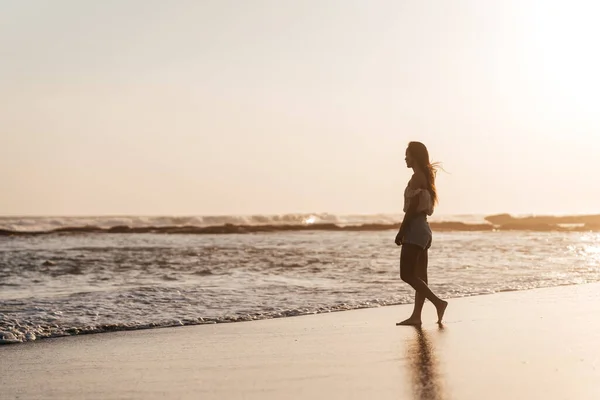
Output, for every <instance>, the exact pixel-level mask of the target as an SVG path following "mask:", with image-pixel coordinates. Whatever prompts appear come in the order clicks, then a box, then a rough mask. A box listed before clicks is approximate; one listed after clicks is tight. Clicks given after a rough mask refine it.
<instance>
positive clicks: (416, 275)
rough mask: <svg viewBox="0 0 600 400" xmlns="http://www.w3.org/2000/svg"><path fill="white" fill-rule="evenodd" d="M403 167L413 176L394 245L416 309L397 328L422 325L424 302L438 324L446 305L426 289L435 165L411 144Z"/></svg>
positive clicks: (420, 145)
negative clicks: (433, 311) (428, 303)
mask: <svg viewBox="0 0 600 400" xmlns="http://www.w3.org/2000/svg"><path fill="white" fill-rule="evenodd" d="M406 167H407V168H412V169H413V171H414V173H413V176H412V178H411V179H410V181H409V182H408V186H407V187H406V190H405V191H404V212H405V214H404V220H403V221H402V225H401V226H400V231H399V232H398V235H396V244H397V245H398V246H402V252H401V255H400V277H401V278H402V280H403V281H404V282H406V283H408V284H409V285H410V286H412V287H413V288H414V289H415V291H416V294H415V308H414V309H413V313H412V315H411V316H410V317H409V318H408V319H407V320H404V321H402V322H398V323H397V324H396V325H417V326H418V325H421V311H422V310H423V304H424V303H425V299H428V300H429V301H431V302H432V303H433V305H434V306H435V308H436V309H437V315H438V323H441V322H442V318H443V317H444V312H445V311H446V307H448V302H446V301H444V300H442V299H440V298H439V297H437V296H436V295H435V294H434V293H433V292H432V291H431V289H429V286H427V261H428V256H427V250H428V249H429V247H431V238H432V235H431V229H430V228H429V223H428V222H427V216H428V215H431V214H433V206H434V205H435V204H436V203H437V192H436V189H435V174H436V171H437V168H436V165H434V164H432V163H431V162H430V161H429V152H428V151H427V147H425V145H424V144H423V143H420V142H410V143H409V144H408V148H407V149H406Z"/></svg>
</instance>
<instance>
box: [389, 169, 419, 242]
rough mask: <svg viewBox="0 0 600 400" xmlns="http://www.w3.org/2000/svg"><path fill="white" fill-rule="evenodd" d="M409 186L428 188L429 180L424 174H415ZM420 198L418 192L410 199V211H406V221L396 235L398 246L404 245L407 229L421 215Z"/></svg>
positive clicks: (412, 187)
mask: <svg viewBox="0 0 600 400" xmlns="http://www.w3.org/2000/svg"><path fill="white" fill-rule="evenodd" d="M408 186H409V187H410V188H411V189H424V188H427V178H426V177H425V175H424V174H423V173H415V174H414V175H413V177H412V178H411V179H410V182H409V183H408ZM420 197H421V196H420V195H419V194H418V192H417V194H416V195H415V196H413V197H412V198H411V199H410V202H409V204H408V210H406V213H404V219H403V220H402V224H401V225H400V230H399V231H398V234H397V235H396V240H395V242H396V244H397V245H398V246H400V245H401V244H402V238H403V237H404V234H405V233H406V229H407V228H408V226H409V224H410V222H411V221H412V219H413V218H414V217H415V216H417V215H418V214H419V213H418V212H417V210H418V209H419V200H420Z"/></svg>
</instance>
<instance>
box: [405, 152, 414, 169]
mask: <svg viewBox="0 0 600 400" xmlns="http://www.w3.org/2000/svg"><path fill="white" fill-rule="evenodd" d="M404 161H406V168H412V167H413V158H412V156H411V155H410V152H409V151H408V149H406V157H405V158H404Z"/></svg>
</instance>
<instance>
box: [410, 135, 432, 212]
mask: <svg viewBox="0 0 600 400" xmlns="http://www.w3.org/2000/svg"><path fill="white" fill-rule="evenodd" d="M408 152H409V153H410V155H411V156H412V158H413V160H414V162H415V164H416V166H417V168H419V169H420V170H421V171H423V172H424V173H425V177H427V190H428V191H429V194H430V195H431V199H432V200H433V204H436V203H437V202H438V194H437V189H436V188H435V175H436V174H437V171H438V169H439V168H440V166H439V164H438V163H432V162H431V161H430V160H429V151H427V147H425V145H424V144H423V143H421V142H410V143H409V144H408Z"/></svg>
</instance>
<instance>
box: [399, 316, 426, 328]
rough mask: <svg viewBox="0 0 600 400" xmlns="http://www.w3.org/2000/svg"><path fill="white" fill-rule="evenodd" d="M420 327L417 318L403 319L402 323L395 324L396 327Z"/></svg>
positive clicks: (419, 319)
mask: <svg viewBox="0 0 600 400" xmlns="http://www.w3.org/2000/svg"><path fill="white" fill-rule="evenodd" d="M401 325H402V326H420V325H421V318H417V317H410V318H409V319H405V320H404V321H402V322H397V323H396V326H401Z"/></svg>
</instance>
